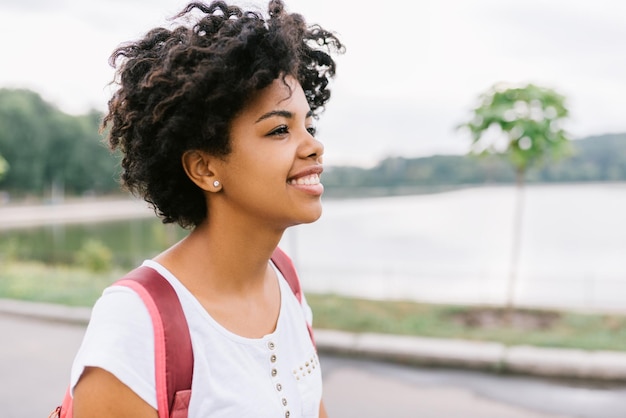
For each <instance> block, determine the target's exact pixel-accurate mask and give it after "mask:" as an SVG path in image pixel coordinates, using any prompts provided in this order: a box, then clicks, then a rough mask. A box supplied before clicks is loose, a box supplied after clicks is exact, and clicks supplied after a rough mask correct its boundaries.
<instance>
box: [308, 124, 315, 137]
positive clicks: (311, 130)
mask: <svg viewBox="0 0 626 418" xmlns="http://www.w3.org/2000/svg"><path fill="white" fill-rule="evenodd" d="M306 130H307V132H308V133H309V134H310V135H311V136H315V134H316V133H317V128H316V127H315V126H309V127H308V128H306Z"/></svg>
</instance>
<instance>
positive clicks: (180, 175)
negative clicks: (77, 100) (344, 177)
mask: <svg viewBox="0 0 626 418" xmlns="http://www.w3.org/2000/svg"><path fill="white" fill-rule="evenodd" d="M173 21H174V23H175V25H173V26H175V27H174V28H173V29H165V28H156V29H153V30H151V31H150V32H148V33H147V34H146V35H145V36H144V37H143V39H140V40H138V41H136V42H132V43H127V44H123V45H122V46H120V47H119V48H118V49H116V50H115V51H114V52H113V54H112V55H111V58H110V63H111V65H112V66H113V67H114V68H116V80H115V81H116V82H117V84H119V88H118V89H117V91H116V92H115V93H114V94H113V96H112V98H111V100H110V101H109V111H108V114H107V115H106V116H105V118H104V120H103V124H102V129H108V131H109V132H108V143H109V146H110V147H111V149H112V150H116V149H119V150H121V151H122V154H123V159H122V169H123V171H122V175H121V181H122V184H123V186H125V187H126V188H127V189H128V190H129V191H130V192H131V193H133V194H134V195H137V196H140V197H142V198H143V199H145V200H146V201H147V202H149V203H150V204H151V205H152V206H153V207H154V209H155V212H156V213H157V215H158V216H160V217H161V218H162V220H163V222H164V223H174V222H176V223H178V224H179V225H180V226H182V227H184V228H190V227H193V226H197V225H198V224H200V223H201V222H202V221H203V220H204V219H205V217H206V211H207V207H206V202H205V197H204V194H203V192H202V190H200V189H199V188H198V187H197V186H196V185H195V184H194V183H193V182H192V181H191V180H190V179H189V178H188V177H187V175H186V174H185V171H184V169H183V166H182V162H181V158H182V155H183V153H184V152H186V151H188V150H193V149H198V150H204V151H207V152H209V153H211V154H213V155H216V156H226V155H228V154H229V152H230V144H229V132H228V127H229V123H230V121H231V120H232V119H233V117H234V116H235V115H236V114H237V113H238V112H239V111H240V110H241V109H242V108H243V107H244V105H245V103H246V101H247V99H248V98H250V97H251V96H252V95H253V94H254V93H255V92H256V91H258V90H261V89H263V88H264V87H267V86H269V85H270V84H271V83H272V82H273V81H274V80H276V79H277V78H279V77H285V76H286V75H291V76H293V77H295V78H296V79H297V80H298V81H299V82H300V84H301V85H302V88H303V89H304V92H305V96H306V98H307V101H308V102H309V105H310V107H311V110H312V111H313V113H314V115H318V114H319V113H320V112H321V111H322V110H323V107H324V105H325V103H326V102H327V101H328V99H329V98H330V91H329V89H328V84H329V79H330V78H331V77H333V76H334V75H335V68H336V64H335V62H334V60H333V59H332V58H331V55H330V54H331V53H341V52H343V51H344V47H343V45H342V44H341V42H340V41H339V39H338V38H337V37H336V36H335V35H334V34H333V33H331V32H328V31H326V30H324V29H323V28H321V27H320V26H317V25H315V26H307V24H306V22H305V20H304V18H303V17H302V16H300V15H298V14H289V13H287V12H286V11H285V9H284V5H283V3H282V1H280V0H271V1H270V3H269V18H267V19H266V18H264V17H263V16H262V14H261V13H259V12H253V11H244V10H242V9H241V8H239V7H236V6H229V5H227V4H226V3H225V2H223V1H215V2H213V3H211V4H209V5H207V4H205V3H199V2H194V3H190V4H188V5H187V6H186V7H185V8H184V9H183V10H182V11H181V12H180V13H179V14H178V15H176V16H175V17H174V18H173Z"/></svg>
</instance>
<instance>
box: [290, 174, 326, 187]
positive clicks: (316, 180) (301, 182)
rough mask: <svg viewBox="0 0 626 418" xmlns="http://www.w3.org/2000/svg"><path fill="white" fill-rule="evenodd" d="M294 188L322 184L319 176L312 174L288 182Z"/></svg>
mask: <svg viewBox="0 0 626 418" xmlns="http://www.w3.org/2000/svg"><path fill="white" fill-rule="evenodd" d="M288 183H289V184H291V185H292V186H296V185H297V186H315V185H317V184H320V176H319V174H310V175H308V176H304V177H299V178H297V179H291V180H289V181H288Z"/></svg>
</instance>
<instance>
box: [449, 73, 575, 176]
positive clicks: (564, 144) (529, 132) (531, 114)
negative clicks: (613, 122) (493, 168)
mask: <svg viewBox="0 0 626 418" xmlns="http://www.w3.org/2000/svg"><path fill="white" fill-rule="evenodd" d="M568 114H569V112H568V110H567V108H566V106H565V98H564V97H563V96H561V95H560V94H558V93H557V92H555V91H554V90H552V89H548V88H544V87H539V86H536V85H533V84H528V85H526V86H523V87H508V86H506V85H503V84H496V85H494V86H493V87H491V88H490V89H489V90H488V91H487V92H485V93H484V94H482V95H481V96H480V100H479V104H478V106H477V107H476V108H474V110H473V112H472V119H471V120H470V121H469V122H466V123H464V124H462V125H461V127H465V128H467V129H468V130H469V132H470V134H471V137H472V145H473V152H474V153H477V154H503V155H506V156H507V157H508V160H509V162H510V163H511V164H512V165H513V167H515V170H516V171H517V172H518V173H523V172H525V171H526V169H527V168H528V167H530V166H532V165H534V164H536V163H540V162H542V161H543V160H544V159H546V157H552V158H559V157H561V156H564V155H566V154H567V153H568V141H569V138H568V135H567V133H566V132H565V130H564V129H563V128H562V121H563V120H565V119H566V118H567V117H568Z"/></svg>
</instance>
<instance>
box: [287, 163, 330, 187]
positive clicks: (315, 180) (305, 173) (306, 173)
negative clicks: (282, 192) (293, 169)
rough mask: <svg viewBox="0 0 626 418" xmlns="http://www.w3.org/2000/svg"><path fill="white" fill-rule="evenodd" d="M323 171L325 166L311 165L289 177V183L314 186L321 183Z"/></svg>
mask: <svg viewBox="0 0 626 418" xmlns="http://www.w3.org/2000/svg"><path fill="white" fill-rule="evenodd" d="M322 171H324V168H323V167H322V166H321V165H316V166H313V167H309V168H307V169H305V170H302V171H300V172H298V173H297V174H295V175H294V176H292V177H290V178H289V179H287V183H289V184H291V185H294V186H295V185H299V186H314V185H317V184H320V175H321V174H322Z"/></svg>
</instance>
